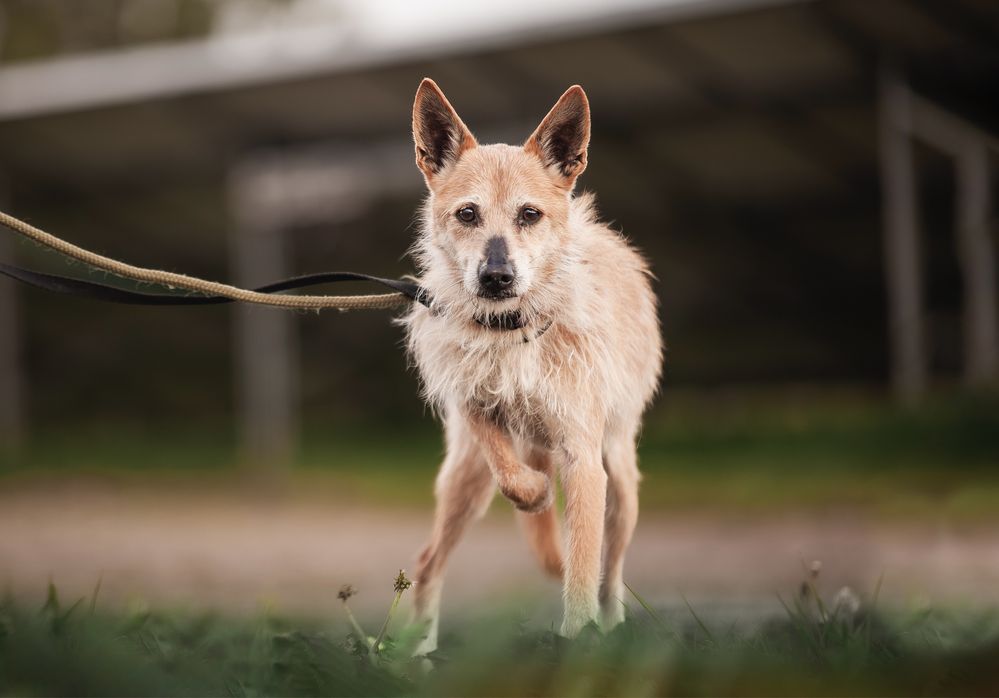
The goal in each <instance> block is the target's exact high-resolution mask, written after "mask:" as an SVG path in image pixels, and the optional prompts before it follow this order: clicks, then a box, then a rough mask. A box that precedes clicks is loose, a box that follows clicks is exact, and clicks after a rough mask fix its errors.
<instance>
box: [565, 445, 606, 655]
mask: <svg viewBox="0 0 999 698" xmlns="http://www.w3.org/2000/svg"><path fill="white" fill-rule="evenodd" d="M561 476H562V487H563V489H564V490H565V529H566V533H567V536H568V543H569V545H568V553H567V555H566V559H565V577H564V596H565V599H564V601H565V618H564V620H563V622H562V634H563V635H564V636H566V637H575V636H576V635H578V634H579V631H580V630H582V629H583V627H585V626H586V625H587V624H588V623H591V622H599V618H600V600H599V592H600V557H601V549H602V547H603V538H604V510H605V508H606V504H607V474H606V473H605V472H604V468H603V462H602V460H601V453H600V445H599V444H592V443H589V444H585V445H583V444H580V445H578V446H574V447H572V448H569V449H566V452H565V460H564V465H563V468H562V473H561Z"/></svg>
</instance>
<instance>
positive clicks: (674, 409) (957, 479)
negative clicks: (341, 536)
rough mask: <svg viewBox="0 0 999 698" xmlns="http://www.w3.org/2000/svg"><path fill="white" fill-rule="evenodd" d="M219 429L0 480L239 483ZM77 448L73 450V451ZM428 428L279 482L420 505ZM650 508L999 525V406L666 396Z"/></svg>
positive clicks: (41, 466) (650, 461)
mask: <svg viewBox="0 0 999 698" xmlns="http://www.w3.org/2000/svg"><path fill="white" fill-rule="evenodd" d="M231 433H232V430H231V428H229V427H226V426H225V425H222V426H219V427H218V428H216V429H213V430H198V431H191V430H185V429H174V428H169V427H166V426H161V427H157V428H154V429H149V428H145V429H138V428H134V427H133V428H119V427H118V426H115V425H111V426H107V425H97V426H96V427H95V426H90V427H79V426H78V427H75V428H69V429H58V430H52V431H51V432H49V433H43V434H40V435H39V437H38V438H37V439H35V440H34V442H33V443H32V444H31V445H30V447H29V448H28V449H27V450H26V451H25V452H24V453H23V454H21V455H19V456H17V457H14V456H13V455H10V454H8V455H7V456H6V458H3V456H2V455H0V477H4V478H6V479H7V483H8V484H13V482H14V481H16V480H17V479H18V478H22V479H26V480H33V479H38V478H62V477H64V476H66V475H70V476H77V475H83V476H93V475H99V476H108V477H116V478H122V479H129V478H131V479H134V480H136V481H147V480H148V481H153V482H155V483H156V484H157V486H159V485H161V484H163V483H164V481H176V482H178V483H186V484H188V485H193V486H196V487H201V488H210V487H211V486H212V485H213V484H217V485H218V486H219V487H229V486H230V485H231V484H232V481H233V475H237V474H239V473H240V470H239V464H238V460H237V458H236V457H235V456H234V452H235V450H234V448H233V444H232V438H231ZM81 443H83V444H86V448H81V446H80V444H81ZM441 448H442V447H441V441H440V435H439V432H438V428H437V426H436V425H435V424H434V423H432V422H430V421H429V420H424V421H421V422H415V423H411V424H403V425H399V426H398V427H393V428H392V429H387V428H385V427H384V426H383V427H379V426H378V425H375V426H372V425H366V426H364V425H351V426H341V427H340V428H338V429H332V430H331V429H320V428H318V427H313V428H308V429H306V432H305V437H304V438H303V445H302V448H301V450H300V453H299V455H298V457H297V459H296V462H295V463H294V465H293V467H291V468H290V469H289V470H288V471H287V472H285V473H283V475H284V476H285V478H286V484H287V486H288V487H289V488H290V489H292V490H294V489H298V490H299V491H301V492H304V493H307V494H309V495H310V496H311V495H317V494H318V495H322V496H329V497H340V498H342V499H345V500H349V501H351V502H360V503H369V504H381V505H389V506H396V507H397V506H408V507H419V508H422V507H427V506H430V505H431V503H432V495H431V483H432V481H433V477H434V473H435V471H436V467H437V464H438V462H439V460H440V454H441ZM640 456H641V464H642V469H643V472H644V474H645V480H644V482H643V488H642V506H643V510H644V511H646V512H649V511H654V510H661V511H670V512H684V511H696V512H705V511H706V512H707V513H719V512H726V513H731V514H735V515H740V514H749V515H756V514H761V513H767V514H784V513H796V512H801V513H805V512H807V513H809V514H815V513H816V512H821V511H823V510H825V509H830V508H834V509H839V510H843V509H847V510H850V511H851V512H856V513H861V514H867V515H871V516H876V517H885V518H902V519H925V518H926V517H932V518H933V519H934V520H939V519H940V518H941V517H944V518H946V519H947V520H951V521H956V522H961V521H964V522H971V523H976V522H989V521H992V520H994V519H995V517H996V514H997V513H999V467H997V465H999V397H997V396H996V395H979V396H970V397H969V396H952V395H951V396H948V395H942V396H938V397H937V398H936V399H935V400H933V401H931V402H929V403H928V404H927V405H925V406H923V407H922V408H920V409H918V410H909V411H904V410H897V409H894V408H892V407H890V406H889V405H887V404H886V403H884V402H883V401H881V400H879V399H876V398H871V397H869V396H865V395H863V394H859V393H856V392H851V393H845V394H818V395H815V394H804V395H802V394H799V393H791V394H790V397H789V396H780V395H779V394H778V395H775V394H773V393H769V394H768V393H763V394H747V393H735V394H733V395H714V396H709V397H704V396H703V395H683V394H674V393H671V392H667V393H666V395H665V396H664V397H663V399H662V402H661V404H660V405H659V407H658V408H657V410H655V411H654V412H653V413H652V414H650V416H649V418H648V420H647V422H646V428H645V432H644V434H643V437H642V441H641V445H640Z"/></svg>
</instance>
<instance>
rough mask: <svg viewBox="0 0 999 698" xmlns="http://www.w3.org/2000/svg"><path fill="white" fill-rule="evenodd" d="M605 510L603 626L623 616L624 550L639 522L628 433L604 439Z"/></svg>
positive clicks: (633, 458) (632, 445)
mask: <svg viewBox="0 0 999 698" xmlns="http://www.w3.org/2000/svg"><path fill="white" fill-rule="evenodd" d="M604 470H606V471H607V510H606V512H605V518H604V564H603V569H604V575H603V580H602V582H601V585H600V606H601V611H602V615H603V627H604V629H605V630H609V629H611V628H613V627H614V626H615V625H617V624H618V623H620V622H621V621H623V620H624V601H625V595H624V579H623V572H624V553H625V550H627V548H628V544H629V543H630V542H631V536H632V534H633V533H634V532H635V525H636V523H637V522H638V483H639V480H641V474H640V473H639V471H638V461H637V457H636V454H635V438H634V437H633V436H632V435H631V434H620V435H618V434H615V435H609V436H608V438H607V439H606V440H605V443H604Z"/></svg>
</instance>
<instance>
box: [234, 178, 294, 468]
mask: <svg viewBox="0 0 999 698" xmlns="http://www.w3.org/2000/svg"><path fill="white" fill-rule="evenodd" d="M257 196H258V192H257V191H255V190H254V188H253V186H252V182H249V181H248V180H246V179H245V178H244V177H242V176H240V174H239V173H238V171H237V172H236V173H235V174H233V175H232V176H231V178H230V183H229V201H228V205H229V210H230V214H231V216H230V217H231V221H232V223H231V225H232V227H231V232H230V238H229V249H230V260H231V264H232V272H233V278H234V280H235V283H236V284H237V285H240V286H243V287H248V288H252V287H254V286H259V285H261V284H264V283H268V282H270V281H273V280H274V279H281V278H284V277H286V276H288V263H287V255H288V250H287V248H286V244H285V236H284V232H285V231H284V230H283V229H282V227H281V226H280V225H278V224H277V222H276V221H275V220H274V219H272V218H268V217H266V216H264V215H261V213H262V212H261V211H260V208H259V206H257V205H256V201H257ZM233 313H234V323H235V331H234V333H233V340H234V344H233V351H234V354H235V356H236V362H235V371H236V375H235V384H236V410H237V414H238V421H239V442H240V447H241V451H242V459H243V461H244V462H245V463H247V464H248V465H249V466H251V467H252V468H254V469H256V470H259V471H261V472H263V473H265V474H279V473H281V472H283V471H284V470H285V469H286V468H287V467H288V466H289V465H290V464H291V462H292V460H293V458H294V455H295V451H296V447H297V441H298V351H297V341H296V340H297V336H296V332H295V325H294V323H295V316H294V315H293V314H292V313H289V312H287V311H285V310H281V309H277V308H263V307H258V306H250V305H245V304H242V303H240V304H236V307H235V308H234V310H233Z"/></svg>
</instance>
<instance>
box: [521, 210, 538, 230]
mask: <svg viewBox="0 0 999 698" xmlns="http://www.w3.org/2000/svg"><path fill="white" fill-rule="evenodd" d="M540 219H541V211H539V210H538V209H536V208H532V207H530V206H525V207H524V208H522V209H521V210H520V222H521V223H523V224H526V225H531V224H533V223H537V222H538V221H539V220H540Z"/></svg>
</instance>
